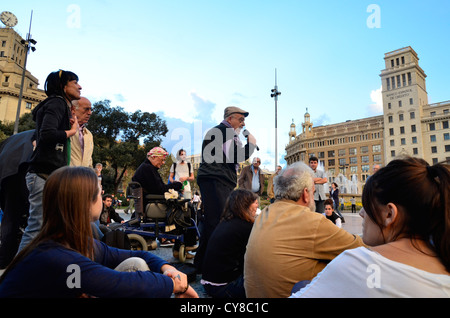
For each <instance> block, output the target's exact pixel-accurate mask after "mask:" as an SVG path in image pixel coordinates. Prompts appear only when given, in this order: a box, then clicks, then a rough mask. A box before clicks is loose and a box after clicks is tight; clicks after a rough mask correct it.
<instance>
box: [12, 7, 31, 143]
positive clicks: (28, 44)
mask: <svg viewBox="0 0 450 318" xmlns="http://www.w3.org/2000/svg"><path fill="white" fill-rule="evenodd" d="M32 20H33V11H31V18H30V28H29V30H28V34H27V39H26V40H22V41H21V43H22V44H23V45H25V61H24V64H23V70H22V81H21V84H20V93H19V103H18V104H17V114H16V122H15V123H14V135H15V134H17V133H18V132H19V118H20V105H21V103H22V96H23V85H24V82H25V72H26V67H27V57H28V52H29V50H30V49H31V51H32V52H34V51H36V48H35V47H34V46H33V45H36V43H37V42H36V40H33V39H32V38H31V21H32Z"/></svg>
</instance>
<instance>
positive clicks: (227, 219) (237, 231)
mask: <svg viewBox="0 0 450 318" xmlns="http://www.w3.org/2000/svg"><path fill="white" fill-rule="evenodd" d="M258 206H259V204H258V195H257V194H256V193H254V192H252V191H250V190H246V189H237V190H234V191H233V192H232V193H231V194H230V196H229V197H228V199H227V201H226V204H225V209H224V211H223V213H222V216H221V221H220V223H219V224H218V225H217V227H216V228H215V229H214V231H213V233H212V235H211V237H210V239H209V242H208V247H207V248H206V253H205V257H204V260H203V266H202V268H203V272H202V281H201V283H202V284H203V286H204V288H205V290H206V291H207V293H208V294H209V295H210V296H211V297H215V298H216V297H217V298H245V289H244V254H245V249H246V246H247V242H248V237H249V236H250V232H251V230H252V226H253V222H254V220H255V216H256V211H257V209H258Z"/></svg>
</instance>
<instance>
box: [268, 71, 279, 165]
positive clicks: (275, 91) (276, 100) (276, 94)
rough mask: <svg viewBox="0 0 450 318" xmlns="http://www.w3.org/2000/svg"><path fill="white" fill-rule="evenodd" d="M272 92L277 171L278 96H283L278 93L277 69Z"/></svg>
mask: <svg viewBox="0 0 450 318" xmlns="http://www.w3.org/2000/svg"><path fill="white" fill-rule="evenodd" d="M271 92H272V94H270V97H273V98H274V99H275V171H276V170H277V166H278V145H277V143H278V137H277V102H278V95H280V94H281V92H279V91H278V86H277V69H275V87H274V88H273V89H272V90H271Z"/></svg>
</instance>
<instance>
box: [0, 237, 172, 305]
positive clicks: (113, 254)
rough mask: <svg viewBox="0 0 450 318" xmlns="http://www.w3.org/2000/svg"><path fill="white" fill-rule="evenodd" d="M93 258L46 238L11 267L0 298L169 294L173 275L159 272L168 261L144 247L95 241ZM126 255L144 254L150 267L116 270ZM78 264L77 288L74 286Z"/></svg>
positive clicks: (166, 296) (153, 295)
mask: <svg viewBox="0 0 450 318" xmlns="http://www.w3.org/2000/svg"><path fill="white" fill-rule="evenodd" d="M95 242H96V246H95V261H92V260H90V259H89V258H87V257H85V256H83V255H81V254H79V253H78V252H76V251H73V250H70V249H67V248H65V247H64V246H62V245H60V244H58V243H55V242H54V241H48V242H43V243H41V244H40V245H39V246H38V247H36V248H35V249H34V250H33V251H31V252H30V254H28V255H27V256H26V257H25V258H24V259H23V260H22V261H20V262H19V263H18V264H16V266H15V267H14V268H12V269H11V270H10V271H9V272H8V273H7V274H4V275H6V276H5V277H4V280H3V281H2V283H1V284H0V298H19V297H22V298H57V297H60V298H73V297H79V296H80V295H81V294H87V295H90V296H96V297H103V298H113V297H122V298H125V297H130V298H144V297H156V298H162V297H165V298H169V297H170V296H171V295H172V291H173V282H172V279H171V278H170V277H168V276H165V275H162V274H160V270H161V267H162V266H163V265H164V264H167V262H165V261H164V260H162V259H161V258H159V257H158V256H156V255H154V254H152V253H150V252H145V251H129V250H121V249H117V248H113V247H110V246H107V245H106V244H104V243H102V242H99V241H95ZM129 257H141V258H143V259H144V260H145V261H146V262H147V264H148V265H149V268H150V270H151V271H146V272H118V271H115V270H114V268H115V267H116V266H117V265H119V264H120V263H121V262H122V261H123V260H125V259H127V258H129ZM74 264H75V265H78V266H79V278H80V288H77V287H73V286H72V285H71V284H68V282H73V281H74V279H75V278H74V277H75V276H73V275H75V271H74V270H73V269H72V267H70V266H71V265H72V266H73V265H74Z"/></svg>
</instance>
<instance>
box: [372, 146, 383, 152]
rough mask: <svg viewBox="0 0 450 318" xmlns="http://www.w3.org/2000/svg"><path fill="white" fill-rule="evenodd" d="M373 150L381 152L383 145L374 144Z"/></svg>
mask: <svg viewBox="0 0 450 318" xmlns="http://www.w3.org/2000/svg"><path fill="white" fill-rule="evenodd" d="M372 152H381V145H373V146H372Z"/></svg>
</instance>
